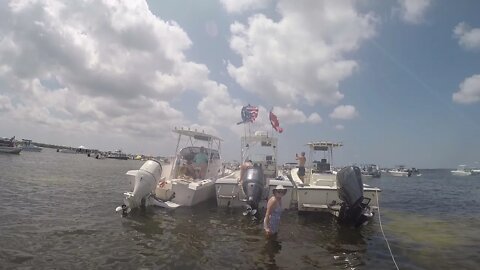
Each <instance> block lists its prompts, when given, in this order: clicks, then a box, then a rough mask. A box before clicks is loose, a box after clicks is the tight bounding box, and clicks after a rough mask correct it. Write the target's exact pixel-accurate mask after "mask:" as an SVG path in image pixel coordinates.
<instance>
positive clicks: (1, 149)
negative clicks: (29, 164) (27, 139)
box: [0, 136, 22, 154]
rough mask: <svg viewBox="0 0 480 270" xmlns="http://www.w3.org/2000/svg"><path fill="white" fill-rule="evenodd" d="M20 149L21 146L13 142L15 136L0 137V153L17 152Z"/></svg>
mask: <svg viewBox="0 0 480 270" xmlns="http://www.w3.org/2000/svg"><path fill="white" fill-rule="evenodd" d="M21 151H22V148H21V147H18V146H17V145H16V144H15V136H13V137H12V138H10V139H8V138H0V153H7V154H19V153H20V152H21Z"/></svg>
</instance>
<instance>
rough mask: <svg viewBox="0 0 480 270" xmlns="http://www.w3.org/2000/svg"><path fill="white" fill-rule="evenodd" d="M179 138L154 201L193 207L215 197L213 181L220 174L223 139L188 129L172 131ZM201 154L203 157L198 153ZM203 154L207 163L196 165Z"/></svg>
mask: <svg viewBox="0 0 480 270" xmlns="http://www.w3.org/2000/svg"><path fill="white" fill-rule="evenodd" d="M173 132H174V133H176V134H177V135H178V140H177V147H176V150H175V157H174V158H173V160H172V162H170V163H169V164H168V165H167V166H165V174H164V176H163V177H164V178H165V180H164V181H162V182H161V183H160V184H159V185H158V187H157V188H156V191H155V194H156V196H157V198H159V199H161V200H163V201H171V202H173V203H175V204H178V205H182V206H193V205H196V204H198V203H201V202H204V201H206V200H209V199H213V198H214V197H215V181H216V180H217V178H218V177H219V175H220V173H221V171H222V168H223V167H222V162H221V160H220V146H221V142H222V139H220V138H218V137H216V136H213V135H210V134H207V133H205V132H198V131H196V130H190V129H183V128H182V129H177V128H175V129H174V130H173ZM202 151H203V154H201V152H202ZM202 155H205V159H206V160H205V161H206V164H205V163H203V165H202V164H196V163H195V162H194V160H195V159H196V158H197V157H198V156H202Z"/></svg>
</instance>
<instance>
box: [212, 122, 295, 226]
mask: <svg viewBox="0 0 480 270" xmlns="http://www.w3.org/2000/svg"><path fill="white" fill-rule="evenodd" d="M277 142H278V140H277V138H275V137H271V136H268V134H267V133H266V132H263V131H256V132H255V133H254V135H248V136H243V137H242V138H241V160H242V161H244V162H245V161H247V160H250V161H251V162H252V164H253V166H251V167H250V168H245V172H244V177H243V178H244V179H242V181H240V174H241V169H237V170H235V171H234V172H233V173H232V174H230V175H227V176H225V177H223V178H220V179H218V180H217V182H216V183H215V190H216V197H217V205H218V206H220V207H245V209H246V211H245V212H244V215H249V214H251V215H252V216H255V215H256V213H258V209H260V208H264V207H265V206H266V202H267V200H268V198H269V196H270V195H271V194H272V191H273V189H274V188H275V187H276V186H277V185H283V186H284V187H285V188H286V189H287V193H286V194H285V196H284V197H283V198H282V202H283V203H282V206H283V208H285V209H288V208H290V207H291V206H292V205H291V202H292V195H293V184H292V183H291V182H290V180H288V178H287V177H286V176H284V175H283V174H282V172H281V171H279V170H278V166H277V150H278V147H277Z"/></svg>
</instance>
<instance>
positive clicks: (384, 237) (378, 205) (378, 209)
mask: <svg viewBox="0 0 480 270" xmlns="http://www.w3.org/2000/svg"><path fill="white" fill-rule="evenodd" d="M375 197H376V198H377V211H378V221H379V222H380V230H381V231H382V235H383V239H385V243H387V247H388V251H390V256H392V260H393V263H394V264H395V267H396V268H397V270H400V268H398V265H397V262H396V261H395V257H394V256H393V253H392V249H391V248H390V244H389V243H388V239H387V237H386V236H385V232H384V231H383V226H382V219H381V218H380V203H379V202H378V193H377V191H376V190H375Z"/></svg>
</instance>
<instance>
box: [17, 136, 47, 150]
mask: <svg viewBox="0 0 480 270" xmlns="http://www.w3.org/2000/svg"><path fill="white" fill-rule="evenodd" d="M22 143H23V146H22V150H23V151H29V152H41V151H42V150H43V148H42V147H38V146H36V145H34V144H32V140H27V139H22Z"/></svg>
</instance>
